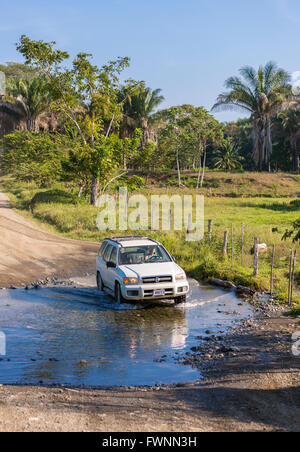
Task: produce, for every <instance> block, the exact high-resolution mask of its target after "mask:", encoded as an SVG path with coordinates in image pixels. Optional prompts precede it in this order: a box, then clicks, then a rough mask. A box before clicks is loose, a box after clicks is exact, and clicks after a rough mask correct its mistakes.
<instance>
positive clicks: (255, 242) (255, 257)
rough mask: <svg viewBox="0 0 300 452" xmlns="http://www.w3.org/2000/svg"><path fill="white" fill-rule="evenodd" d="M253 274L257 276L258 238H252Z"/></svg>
mask: <svg viewBox="0 0 300 452" xmlns="http://www.w3.org/2000/svg"><path fill="white" fill-rule="evenodd" d="M254 276H258V238H257V237H255V238H254Z"/></svg>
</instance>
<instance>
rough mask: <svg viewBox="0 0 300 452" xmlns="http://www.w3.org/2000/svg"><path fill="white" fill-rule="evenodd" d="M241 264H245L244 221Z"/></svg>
mask: <svg viewBox="0 0 300 452" xmlns="http://www.w3.org/2000/svg"><path fill="white" fill-rule="evenodd" d="M241 265H242V266H243V265H244V223H242V246H241Z"/></svg>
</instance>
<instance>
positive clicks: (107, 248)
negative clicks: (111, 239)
mask: <svg viewBox="0 0 300 452" xmlns="http://www.w3.org/2000/svg"><path fill="white" fill-rule="evenodd" d="M112 247H113V246H112V245H108V246H107V247H106V248H105V251H104V253H103V259H104V260H105V262H108V261H109V256H110V253H111V249H112Z"/></svg>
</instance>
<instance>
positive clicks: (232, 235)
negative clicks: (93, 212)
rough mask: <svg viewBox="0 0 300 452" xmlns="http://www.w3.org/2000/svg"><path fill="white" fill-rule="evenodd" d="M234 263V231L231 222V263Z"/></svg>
mask: <svg viewBox="0 0 300 452" xmlns="http://www.w3.org/2000/svg"><path fill="white" fill-rule="evenodd" d="M233 264H234V233H233V223H231V265H232V266H233Z"/></svg>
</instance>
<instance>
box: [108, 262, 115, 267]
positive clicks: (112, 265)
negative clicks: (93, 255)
mask: <svg viewBox="0 0 300 452" xmlns="http://www.w3.org/2000/svg"><path fill="white" fill-rule="evenodd" d="M116 266H117V265H116V264H115V263H114V262H107V263H106V267H107V268H116Z"/></svg>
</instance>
